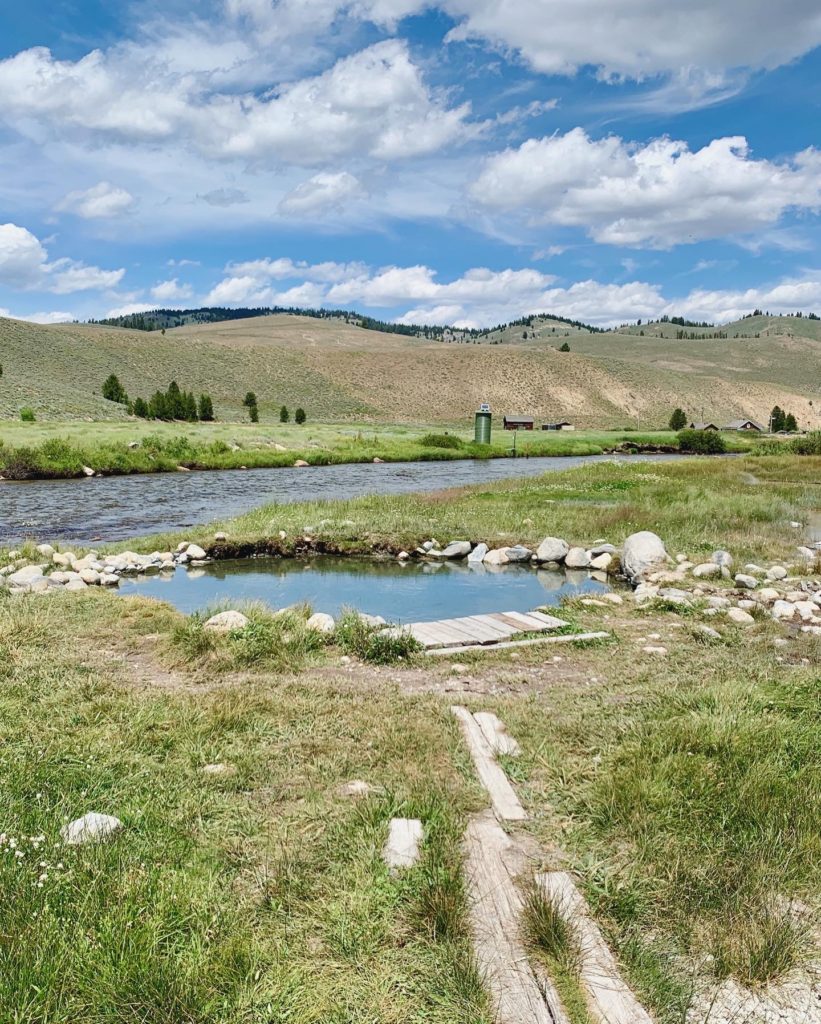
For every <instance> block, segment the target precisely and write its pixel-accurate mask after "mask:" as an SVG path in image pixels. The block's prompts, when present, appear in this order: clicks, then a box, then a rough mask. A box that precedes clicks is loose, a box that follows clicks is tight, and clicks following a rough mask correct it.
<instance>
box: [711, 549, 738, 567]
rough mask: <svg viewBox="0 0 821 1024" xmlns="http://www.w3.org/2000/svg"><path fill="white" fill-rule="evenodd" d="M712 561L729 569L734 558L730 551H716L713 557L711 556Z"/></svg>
mask: <svg viewBox="0 0 821 1024" xmlns="http://www.w3.org/2000/svg"><path fill="white" fill-rule="evenodd" d="M710 561H711V562H714V563H715V564H716V565H724V566H726V567H727V568H728V569H729V568H730V566H731V565H732V564H733V556H732V555H731V554H730V552H729V551H714V552H713V553H712V555H710Z"/></svg>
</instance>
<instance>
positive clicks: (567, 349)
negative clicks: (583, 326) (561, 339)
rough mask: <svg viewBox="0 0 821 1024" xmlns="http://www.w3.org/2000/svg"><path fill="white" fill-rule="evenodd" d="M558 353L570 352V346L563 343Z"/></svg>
mask: <svg viewBox="0 0 821 1024" xmlns="http://www.w3.org/2000/svg"><path fill="white" fill-rule="evenodd" d="M559 351H560V352H569V351H570V346H569V345H568V344H567V342H565V343H564V345H562V347H561V348H560V349H559Z"/></svg>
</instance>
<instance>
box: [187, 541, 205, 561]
mask: <svg viewBox="0 0 821 1024" xmlns="http://www.w3.org/2000/svg"><path fill="white" fill-rule="evenodd" d="M185 553H186V555H188V557H189V558H207V557H208V555H207V554H206V552H205V551H203V549H202V548H201V547H200V546H199V545H198V544H189V545H188V547H187V548H186V549H185Z"/></svg>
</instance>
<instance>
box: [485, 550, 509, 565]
mask: <svg viewBox="0 0 821 1024" xmlns="http://www.w3.org/2000/svg"><path fill="white" fill-rule="evenodd" d="M507 552H508V549H507V548H494V549H493V550H492V551H488V553H487V554H486V555H485V557H484V558H483V559H482V561H483V562H484V563H485V565H507V564H508V562H509V561H510V559H509V558H508V557H507Z"/></svg>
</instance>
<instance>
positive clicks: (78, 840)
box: [60, 811, 123, 846]
mask: <svg viewBox="0 0 821 1024" xmlns="http://www.w3.org/2000/svg"><path fill="white" fill-rule="evenodd" d="M122 827H123V823H122V822H121V821H120V819H119V818H115V817H114V816H113V815H111V814H97V813H96V812H95V811H91V812H89V813H88V814H84V815H83V816H82V818H77V819H76V821H72V822H69V824H68V825H63V827H62V828H61V829H60V837H61V838H62V840H63V842H64V843H65V844H66V845H67V846H82V845H83V844H84V843H96V842H99V841H100V840H101V839H107V838H108V836H110V835H113V834H114V833H115V832H119V831H120V829H121V828H122Z"/></svg>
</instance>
